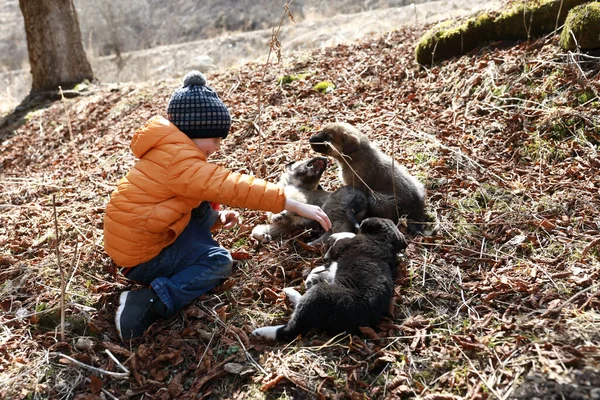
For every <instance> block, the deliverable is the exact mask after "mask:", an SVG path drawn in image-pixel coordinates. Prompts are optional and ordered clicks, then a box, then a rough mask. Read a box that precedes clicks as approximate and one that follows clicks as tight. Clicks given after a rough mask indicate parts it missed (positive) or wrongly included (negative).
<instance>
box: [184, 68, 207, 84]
mask: <svg viewBox="0 0 600 400" xmlns="http://www.w3.org/2000/svg"><path fill="white" fill-rule="evenodd" d="M205 85H206V78H205V77H204V75H202V73H201V72H200V71H191V72H189V73H188V74H187V75H186V76H185V78H183V87H188V86H205Z"/></svg>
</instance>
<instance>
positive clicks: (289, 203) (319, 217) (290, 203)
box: [284, 199, 331, 231]
mask: <svg viewBox="0 0 600 400" xmlns="http://www.w3.org/2000/svg"><path fill="white" fill-rule="evenodd" d="M284 209H286V210H288V211H293V212H295V213H296V214H298V215H300V216H302V217H305V218H310V219H312V220H315V221H317V222H318V223H319V224H321V226H322V227H323V229H325V231H328V230H330V229H331V221H330V220H329V217H328V216H327V214H325V211H323V210H322V209H321V207H319V206H314V205H312V204H306V203H300V202H299V201H296V200H292V199H287V200H286V201H285V207H284Z"/></svg>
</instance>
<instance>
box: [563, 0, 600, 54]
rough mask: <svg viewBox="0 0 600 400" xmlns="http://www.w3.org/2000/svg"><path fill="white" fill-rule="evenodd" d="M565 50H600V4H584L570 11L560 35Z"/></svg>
mask: <svg viewBox="0 0 600 400" xmlns="http://www.w3.org/2000/svg"><path fill="white" fill-rule="evenodd" d="M560 45H561V47H562V48H563V49H565V50H574V49H576V48H577V46H579V48H580V49H583V50H593V49H600V2H598V1H596V2H593V3H588V4H583V5H581V6H578V7H575V8H573V9H571V10H570V11H569V14H568V15H567V19H566V20H565V26H564V27H563V30H562V32H561V34H560Z"/></svg>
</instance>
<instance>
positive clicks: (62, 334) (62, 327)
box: [52, 193, 65, 342]
mask: <svg viewBox="0 0 600 400" xmlns="http://www.w3.org/2000/svg"><path fill="white" fill-rule="evenodd" d="M52 209H53V210H54V230H55V231H56V246H55V247H56V262H57V264H58V270H59V272H60V339H61V340H62V341H63V342H64V341H65V271H63V267H62V263H61V262H60V250H59V248H58V247H59V245H60V234H59V232H58V218H57V217H56V200H55V196H54V193H52Z"/></svg>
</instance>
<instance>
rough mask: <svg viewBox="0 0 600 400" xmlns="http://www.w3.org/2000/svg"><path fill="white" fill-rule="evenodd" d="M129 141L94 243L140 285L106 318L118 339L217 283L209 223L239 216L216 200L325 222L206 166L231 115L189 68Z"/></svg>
mask: <svg viewBox="0 0 600 400" xmlns="http://www.w3.org/2000/svg"><path fill="white" fill-rule="evenodd" d="M167 117H168V120H167V119H165V118H163V117H161V116H155V117H153V118H152V119H150V120H149V121H148V122H147V123H146V125H145V126H144V127H142V128H141V129H139V130H138V131H136V132H135V133H134V135H133V139H132V142H131V149H132V151H133V153H134V154H135V155H136V156H137V157H138V158H139V160H138V161H137V162H136V163H135V165H134V166H133V167H132V169H131V170H130V171H129V172H128V173H127V175H126V176H125V177H124V178H123V179H121V181H120V182H119V184H118V188H117V189H116V190H115V191H114V192H113V193H112V195H111V199H110V202H109V203H108V205H107V207H106V215H105V219H104V249H105V250H106V252H107V253H108V255H109V256H110V257H111V258H112V259H113V260H114V261H115V263H116V264H117V265H119V266H120V267H122V269H121V271H122V273H123V274H124V275H125V276H126V277H127V278H128V279H130V280H133V281H136V282H138V283H141V284H143V285H147V286H149V287H145V288H143V289H139V290H134V291H127V292H124V293H122V294H121V295H120V298H119V306H118V309H117V313H116V317H115V323H116V326H117V330H118V332H119V336H120V337H121V339H122V340H129V339H132V338H135V337H138V336H141V335H142V334H143V333H144V331H145V330H146V328H148V327H149V326H150V325H151V324H152V323H153V322H154V321H156V320H157V319H159V318H161V317H166V316H170V315H173V314H174V313H176V312H177V311H179V310H180V309H182V308H183V307H184V306H185V305H186V304H189V303H190V302H192V301H193V300H195V299H196V298H198V297H199V296H200V295H202V294H203V293H206V292H207V291H208V290H210V289H212V288H213V287H215V286H216V285H218V284H219V283H220V282H221V281H222V280H223V279H224V278H226V277H227V276H228V275H229V274H230V272H231V266H232V258H231V255H230V254H229V252H228V251H227V250H225V249H224V248H223V247H220V246H219V245H218V243H217V242H215V240H214V239H213V238H212V235H211V229H214V228H215V227H217V226H220V225H222V226H223V227H225V228H230V227H233V226H235V225H236V224H237V223H238V222H239V215H238V213H237V212H235V211H223V210H220V207H219V204H221V203H222V204H226V205H229V206H232V207H243V208H249V209H253V210H263V211H271V212H273V213H279V212H281V211H283V210H289V211H293V212H295V213H297V214H299V215H302V216H304V217H306V218H310V219H314V220H315V221H317V222H319V223H320V224H321V225H322V226H323V228H324V229H325V230H329V229H330V228H331V222H330V221H329V218H327V215H326V214H325V213H324V212H323V210H321V208H320V207H317V206H313V205H309V204H303V203H299V202H297V201H294V200H292V199H286V197H285V194H284V191H283V188H281V187H279V186H277V185H275V184H273V183H269V182H266V181H264V180H261V179H257V178H255V177H253V176H250V175H246V174H238V173H235V172H231V171H229V170H227V169H225V168H223V167H220V166H218V165H215V164H212V163H209V162H207V161H206V160H207V158H208V157H209V156H210V155H211V154H213V153H215V152H216V151H218V150H219V149H220V146H221V139H224V138H225V137H227V134H228V133H229V128H230V126H231V117H230V115H229V111H228V109H227V107H226V106H225V104H223V102H222V101H221V100H220V99H219V97H218V95H217V93H216V92H215V91H213V90H212V89H211V88H210V87H208V86H206V79H205V78H204V76H203V75H202V74H201V73H200V72H198V71H192V72H190V73H189V74H188V75H187V76H186V77H185V79H184V81H183V86H182V87H181V88H179V89H177V90H176V91H175V92H174V93H173V95H172V97H171V99H170V101H169V105H168V108H167Z"/></svg>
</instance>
